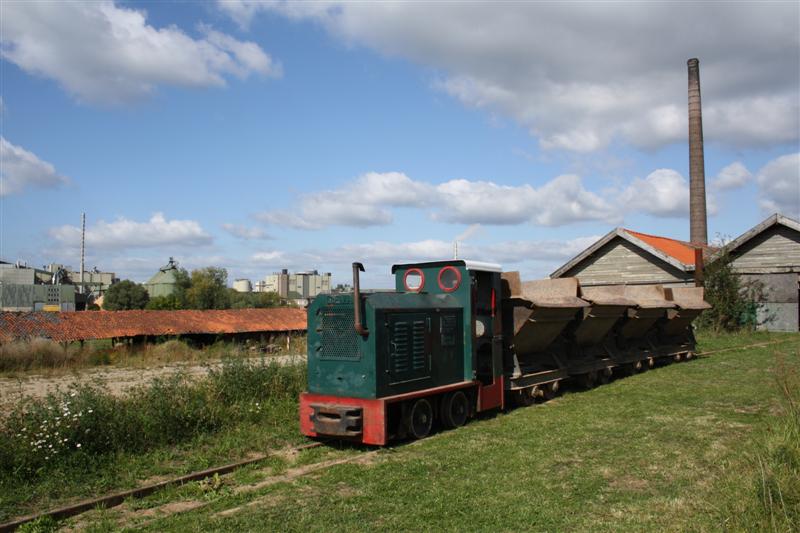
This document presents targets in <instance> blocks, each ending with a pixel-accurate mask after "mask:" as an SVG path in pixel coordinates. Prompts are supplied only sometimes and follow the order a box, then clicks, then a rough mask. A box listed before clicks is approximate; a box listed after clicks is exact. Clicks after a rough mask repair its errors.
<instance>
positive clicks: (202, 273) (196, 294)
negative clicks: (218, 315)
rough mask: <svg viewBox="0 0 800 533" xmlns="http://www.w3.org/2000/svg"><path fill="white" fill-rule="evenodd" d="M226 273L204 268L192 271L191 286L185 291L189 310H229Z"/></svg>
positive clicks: (217, 269)
mask: <svg viewBox="0 0 800 533" xmlns="http://www.w3.org/2000/svg"><path fill="white" fill-rule="evenodd" d="M227 285H228V271H227V270H225V269H224V268H217V267H206V268H201V269H197V270H193V271H192V276H191V286H190V287H189V288H188V289H187V290H186V297H187V303H188V305H189V308H190V309H229V308H230V297H229V295H228V287H227Z"/></svg>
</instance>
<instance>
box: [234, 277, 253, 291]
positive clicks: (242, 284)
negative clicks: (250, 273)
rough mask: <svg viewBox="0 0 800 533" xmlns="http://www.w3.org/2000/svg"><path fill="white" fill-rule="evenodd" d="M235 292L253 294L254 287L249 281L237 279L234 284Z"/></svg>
mask: <svg viewBox="0 0 800 533" xmlns="http://www.w3.org/2000/svg"><path fill="white" fill-rule="evenodd" d="M233 290H235V291H236V292H253V285H252V284H251V283H250V280H249V279H237V280H236V281H234V282H233Z"/></svg>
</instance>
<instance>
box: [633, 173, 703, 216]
mask: <svg viewBox="0 0 800 533" xmlns="http://www.w3.org/2000/svg"><path fill="white" fill-rule="evenodd" d="M620 205H622V206H625V208H626V209H628V210H636V211H641V212H644V213H649V214H651V215H655V216H658V217H685V216H688V214H689V184H688V182H687V181H686V178H684V177H683V176H681V175H680V173H678V172H676V171H675V170H672V169H668V168H661V169H658V170H655V171H653V172H651V173H650V174H649V175H648V176H647V177H646V178H644V179H641V178H636V179H634V180H633V182H631V184H630V185H628V187H627V188H626V189H625V190H624V191H622V194H621V195H620Z"/></svg>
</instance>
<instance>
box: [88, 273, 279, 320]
mask: <svg viewBox="0 0 800 533" xmlns="http://www.w3.org/2000/svg"><path fill="white" fill-rule="evenodd" d="M175 281H176V283H175V290H174V291H173V292H172V294H169V295H166V296H155V297H151V296H150V294H149V293H148V292H147V289H146V288H145V287H144V285H142V284H140V283H136V282H133V281H131V280H127V279H126V280H123V281H120V282H119V283H115V284H114V285H112V286H111V287H109V289H108V290H107V291H106V293H105V295H104V296H103V309H106V310H108V311H123V310H128V309H161V310H165V309H246V308H263V307H277V306H279V305H281V299H280V297H279V296H278V294H277V293H274V292H238V291H235V290H233V289H231V288H230V287H228V271H227V270H226V269H224V268H219V267H206V268H199V269H197V270H193V271H192V272H191V274H190V273H189V272H188V271H187V270H186V269H185V268H179V269H177V271H176V272H175Z"/></svg>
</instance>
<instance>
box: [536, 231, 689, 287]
mask: <svg viewBox="0 0 800 533" xmlns="http://www.w3.org/2000/svg"><path fill="white" fill-rule="evenodd" d="M696 250H700V251H701V252H702V251H703V250H704V248H703V247H698V246H697V245H693V244H690V243H688V242H685V241H680V240H677V239H670V238H668V237H661V236H658V235H649V234H647V233H640V232H638V231H633V230H629V229H625V228H615V229H614V230H612V231H610V232H608V233H607V234H606V235H604V236H603V237H602V238H601V239H599V240H598V241H597V242H595V243H594V244H592V245H591V246H589V247H588V248H587V249H585V250H584V251H582V252H581V253H579V254H578V255H576V256H575V257H573V258H572V259H570V260H569V261H567V263H565V264H564V265H563V266H561V267H560V268H559V269H557V270H556V271H555V272H553V273H552V274H551V275H550V277H551V278H563V277H576V278H578V279H579V280H580V282H581V285H582V286H606V285H622V284H627V285H651V284H662V285H665V286H668V287H676V286H684V285H694V271H695V255H696Z"/></svg>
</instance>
